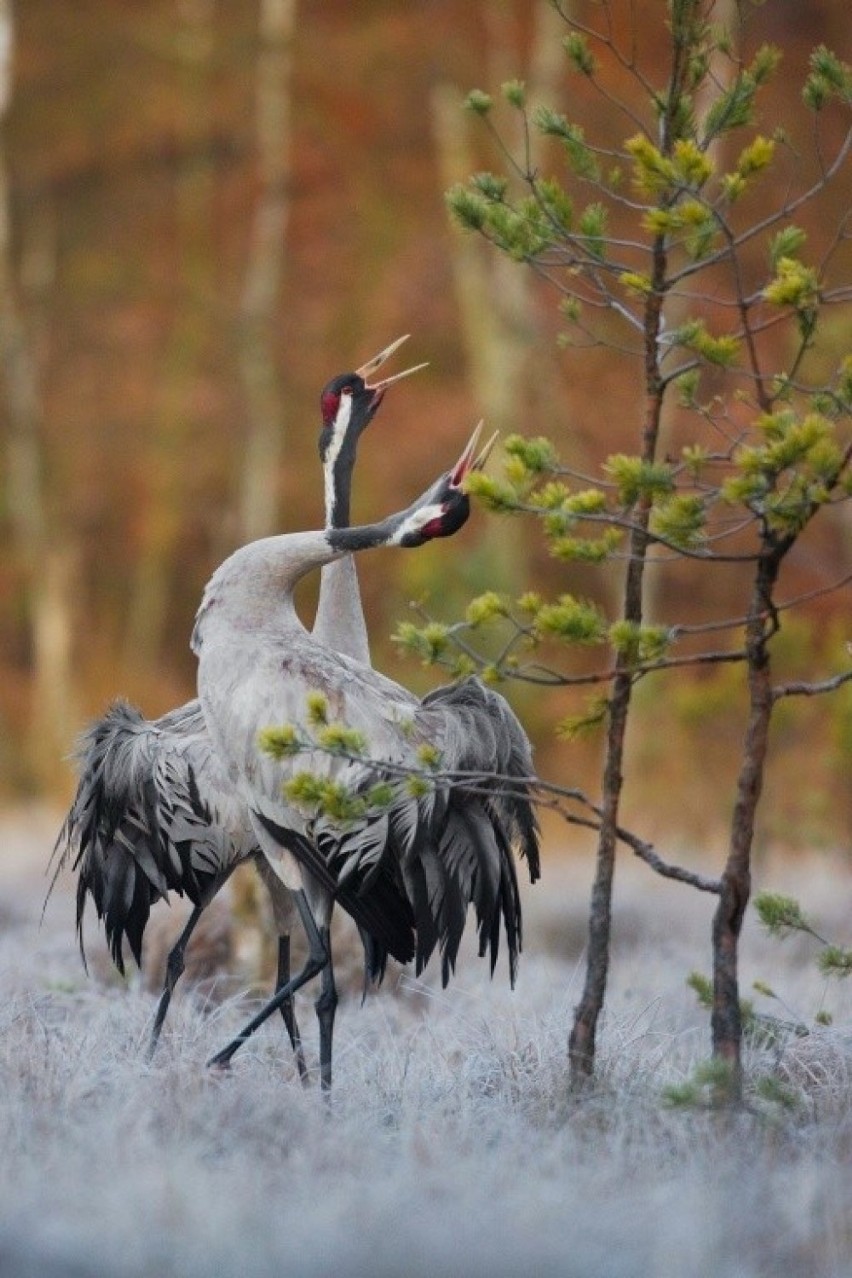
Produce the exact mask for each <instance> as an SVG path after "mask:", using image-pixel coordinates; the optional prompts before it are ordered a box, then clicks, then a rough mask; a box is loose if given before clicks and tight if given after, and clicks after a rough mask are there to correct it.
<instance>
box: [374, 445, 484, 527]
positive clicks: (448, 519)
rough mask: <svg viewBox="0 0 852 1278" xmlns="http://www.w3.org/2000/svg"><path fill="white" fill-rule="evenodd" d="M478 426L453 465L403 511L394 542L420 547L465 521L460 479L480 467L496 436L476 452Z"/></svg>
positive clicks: (467, 505)
mask: <svg viewBox="0 0 852 1278" xmlns="http://www.w3.org/2000/svg"><path fill="white" fill-rule="evenodd" d="M482 426H483V423H482V422H480V423H479V425H478V426H477V427H476V430H475V431H474V432H473V434H472V435H471V437H470V439H469V440H468V442H467V444H466V446H465V449H464V451H463V453H462V455H461V457H460V458H459V459H458V461H457V462H456V464H455V466H453V468H452V469H451V470H448V471H447V472H446V474H444V475H442V476H441V478H440V479H439V480H437V481H436V482H435V483H434V484H433V485H432V487H431V488H429V489H427V490H426V492H425V493H424V494H423V496H422V497H420V498H419V499H418V500H417V501H416V502H415V503H414V505H413V506H412V507H410V509H409V510H408V511H407V512H406V514H405V516H404V517H403V519H402V520H401V522H400V525H399V528H398V529H397V531H396V535H395V537H394V542H395V543H396V545H398V546H422V545H423V543H424V542H427V541H433V540H434V539H435V538H436V537H451V536H452V535H453V533H455V532H458V530H459V529H460V528H462V527H463V526H464V525H465V524H466V523H467V520H468V516H469V515H470V498H469V497H468V495H467V492H466V491H465V483H464V481H465V479H466V478H467V476H468V475H469V474H470V473H471V472H472V471H475V470H482V468H483V466H484V465H485V463H486V461H487V460H488V456H489V454H490V452H491V450H492V448H493V447H494V444H495V441H496V439H497V432H495V433H494V434H493V435H492V436H491V438H490V439H489V440H488V442H487V443H486V444H485V445H484V446H483V447H482V448H480V449H479V451H477V445H478V443H479V436H480V435H481V433H482Z"/></svg>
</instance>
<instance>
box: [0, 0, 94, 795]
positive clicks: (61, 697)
mask: <svg viewBox="0 0 852 1278" xmlns="http://www.w3.org/2000/svg"><path fill="white" fill-rule="evenodd" d="M13 49H14V25H13V13H12V5H11V0H0V123H4V122H5V116H6V112H7V109H8V106H9V103H10V101H11V97H12V57H13ZM36 235H37V240H36V242H35V243H34V245H33V247H32V249H31V258H32V260H33V262H34V263H35V265H36V268H37V269H36V270H35V271H34V272H33V275H34V276H35V277H37V279H38V283H39V287H42V288H43V287H46V286H47V285H49V284H50V283H51V282H52V280H53V275H54V270H53V265H54V254H53V252H52V246H51V245H50V244H49V243H47V237H50V236H52V225H51V223H50V220H49V219H48V220H47V221H44V222H42V223H41V224H40V226H39V227H37V229H36ZM19 276H20V272H19V271H18V269H17V268H16V264H15V254H14V249H13V245H12V212H11V193H10V189H9V173H8V167H7V164H6V152H5V138H4V137H0V368H1V369H2V381H3V394H4V398H5V405H6V415H7V419H8V426H9V442H8V469H7V477H8V510H9V519H10V525H11V531H12V539H13V543H14V547H15V552H16V557H17V560H18V563H19V564H20V568H21V574H22V579H23V588H24V596H25V614H26V618H27V625H28V628H29V634H30V650H31V662H32V700H31V706H30V724H29V731H28V740H27V745H26V752H25V753H26V770H27V771H28V772H29V774H30V777H29V779H30V780H31V781H35V783H36V784H37V785H38V786H40V787H41V788H46V787H48V786H50V785H51V784H52V783H53V782H54V779H55V776H56V771H57V767H56V765H57V761H58V760H59V759H60V758H62V756H63V755H64V754H66V753H67V751H68V747H69V744H70V740H71V734H72V731H73V726H74V724H75V721H76V717H75V711H74V704H75V697H74V677H73V675H74V671H73V663H72V633H73V627H72V599H73V597H74V590H73V576H74V574H73V569H74V565H75V563H76V554H75V548H74V546H73V545H72V544H71V539H70V537H69V536H67V535H66V536H64V537H63V538H61V539H60V538H58V537H55V536H54V535H53V534H52V533H51V529H50V520H49V514H48V499H47V481H46V477H45V466H44V456H43V440H42V431H43V417H44V414H43V406H42V400H41V392H40V387H39V368H38V356H37V352H36V342H35V338H34V335H33V331H32V327H31V325H29V324H28V323H27V320H26V318H25V315H24V308H23V304H22V302H21V300H20V294H21V283H20V278H19Z"/></svg>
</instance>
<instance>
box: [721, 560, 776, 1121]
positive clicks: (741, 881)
mask: <svg viewBox="0 0 852 1278" xmlns="http://www.w3.org/2000/svg"><path fill="white" fill-rule="evenodd" d="M782 554H783V550H781V549H779V547H777V546H775V547H773V548H772V549H771V550H770V551H769V552H768V553H764V555H763V556H762V557H761V559H760V561H759V564H758V571H757V577H756V580H755V587H754V591H753V594H752V599H751V605H750V608H749V615H748V621H747V624H746V661H747V668H748V691H749V713H748V722H747V725H746V732H745V740H744V743H743V754H742V764H741V767H740V773H739V776H738V778H737V798H736V803H735V805H734V813H733V817H732V820H731V839H730V845H729V850H728V858H727V861H726V863H725V869H724V871H723V873H722V892H721V895H720V897H719V904H718V906H717V907H716V913H715V915H714V918H713V1013H712V1018H711V1029H712V1039H713V1055H714V1056H715V1057H717V1058H718V1059H720V1060H723V1061H725V1062H726V1063H727V1064H728V1066H729V1069H730V1072H729V1075H728V1078H727V1079H726V1080H725V1082H724V1083H723V1084H720V1088H719V1093H720V1094H719V1096H718V1099H720V1100H725V1101H729V1102H737V1101H739V1100H740V1098H741V1096H742V1016H741V1013H740V998H739V978H738V963H739V938H740V931H741V929H742V922H743V917H744V915H745V911H746V906H747V905H748V901H749V896H750V894H751V851H752V846H753V843H754V825H755V815H756V812H757V805H758V803H759V801H760V794H761V790H762V789H763V776H764V771H765V767H766V753H767V748H768V742H769V725H770V721H771V718H772V708H773V705H774V698H773V695H772V678H771V662H770V655H769V647H768V641H769V639H770V637H771V635H772V634H773V633H774V627H775V624H776V623H775V621H774V608H773V602H772V593H773V589H774V586H775V582H776V580H777V576H778V569H779V566H780V562H781V557H782Z"/></svg>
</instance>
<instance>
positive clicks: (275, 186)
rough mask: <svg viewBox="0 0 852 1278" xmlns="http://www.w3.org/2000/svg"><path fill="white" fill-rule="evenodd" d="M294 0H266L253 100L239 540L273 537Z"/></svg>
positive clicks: (281, 422)
mask: <svg viewBox="0 0 852 1278" xmlns="http://www.w3.org/2000/svg"><path fill="white" fill-rule="evenodd" d="M295 27H296V0H261V5H260V38H261V46H260V52H259V55H258V60H257V88H256V95H255V103H256V106H255V120H256V146H257V169H258V198H257V204H256V206H255V212H254V218H253V220H252V226H251V238H250V241H249V254H248V262H247V263H246V274H245V282H244V284H243V292H242V298H241V303H240V319H239V334H238V336H239V351H240V369H241V372H242V377H243V385H244V387H245V394H246V409H247V416H248V436H247V439H246V449H245V459H244V462H243V468H242V475H241V482H240V492H239V508H238V528H239V536H240V540H241V541H251V540H253V539H254V538H257V537H262V536H264V534H266V533H269V532H272V531H273V530H274V528H275V525H276V516H277V510H278V476H279V472H280V465H281V458H282V456H283V451H284V432H285V409H284V398H283V395H282V393H281V382H280V377H279V373H278V369H277V366H276V359H275V344H274V340H273V339H274V333H275V324H276V319H277V316H278V314H279V307H280V302H281V297H280V294H281V284H282V276H283V270H284V263H285V251H284V249H285V237H286V234H287V223H288V220H289V216H290V190H289V188H290V176H291V132H292V129H291V114H292V112H291V95H292V65H293V36H294V31H295Z"/></svg>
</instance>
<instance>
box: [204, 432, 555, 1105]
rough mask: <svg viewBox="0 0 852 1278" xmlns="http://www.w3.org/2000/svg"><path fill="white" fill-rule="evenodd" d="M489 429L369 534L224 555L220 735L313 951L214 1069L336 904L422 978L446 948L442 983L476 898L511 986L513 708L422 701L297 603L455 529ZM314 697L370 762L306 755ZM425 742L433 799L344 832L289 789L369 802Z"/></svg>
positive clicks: (408, 796)
mask: <svg viewBox="0 0 852 1278" xmlns="http://www.w3.org/2000/svg"><path fill="white" fill-rule="evenodd" d="M478 433H479V429H477V432H475V433H474V436H473V437H472V439H471V441H470V442H469V444H468V446H467V447H466V449H465V450H464V452H463V453H462V456H461V457H460V459H459V461H458V462H457V463H456V465H455V466H454V467H453V468H452V469H451V470H450V471H448V472H447V473H446V474H445V475H443V476H442V477H441V479H439V480H438V481H437V482H436V483H435V484H433V485H432V487H431V488H430V489H428V490H427V492H426V493H424V494H423V495H422V497H420V498H419V499H418V501H416V502H415V503H414V504H413V505H412V506H410V507H409V508H408V509H406V510H404V511H402V512H401V513H399V514H397V515H394V516H391V517H390V518H388V519H386V520H384V521H383V522H382V523H378V524H374V525H370V526H367V527H362V528H347V529H326V530H325V531H322V532H305V533H292V534H288V535H284V536H279V537H271V538H266V539H264V540H261V541H257V542H253V543H252V544H250V545H248V546H244V547H242V548H241V549H240V550H238V551H237V552H236V553H235V554H233V555H232V556H231V557H230V558H229V559H228V560H226V561H225V562H224V563H223V564H222V565H221V566H220V567H219V568H218V569H217V570H216V572H215V573H214V574H213V576H212V578H211V579H210V581H209V583H208V585H207V587H206V589H205V592H204V596H203V599H202V603H201V607H200V609H199V612H198V616H197V619H196V624H195V629H194V631H193V637H192V647H193V651H194V652H195V653H196V655H197V657H198V692H199V699H200V701H201V706H202V709H203V712H204V716H205V720H206V722H207V726H208V730H209V732H210V738H211V741H212V743H213V748H214V749H215V750H216V751H217V752H218V754H219V756H220V758H221V761H222V763H223V765H224V766H225V767H227V768H228V770H229V772H230V773H231V775H233V776H234V777H235V778H236V785H237V788H238V789H239V792H240V795H241V797H242V799H243V801H244V803H245V805H246V807H247V809H248V811H249V814H250V819H251V821H252V824H253V826H254V830H255V834H256V836H257V841H258V843H259V845H260V847H261V848H262V850H263V852H264V853H265V854H266V856H267V857H268V858H269V861H270V864H271V865H272V866H273V867H274V868H275V871H276V872H277V873H278V874H279V875H280V876H281V878H282V880H283V881H284V882H285V883H287V885H288V886H289V887H290V888H291V890H292V891H293V894H294V900H295V903H296V906H297V908H298V910H299V913H300V915H301V917H302V920H303V923H304V925H305V931H306V933H307V936H308V943H309V954H308V958H307V961H306V963H305V966H304V967H303V969H302V971H301V972H299V973H298V974H297V975H296V976H295V977H293V978H292V979H291V981H290V982H289V984H288V985H285V986H282V987H281V988H279V989H278V990H277V992H276V994H275V996H274V998H273V999H272V1000H270V1002H269V1003H268V1004H267V1005H266V1006H265V1007H264V1008H263V1009H262V1010H261V1011H260V1012H259V1013H258V1015H257V1016H256V1017H254V1018H253V1019H252V1021H251V1022H250V1023H249V1024H248V1025H247V1026H246V1027H245V1028H244V1029H243V1030H242V1032H241V1033H240V1034H239V1035H238V1036H237V1037H236V1038H235V1039H233V1040H232V1041H231V1043H229V1044H228V1045H227V1047H225V1048H224V1049H223V1050H222V1051H221V1052H219V1053H217V1055H216V1056H214V1057H213V1058H212V1060H211V1062H210V1064H216V1065H226V1064H227V1063H228V1062H229V1061H230V1059H231V1057H232V1056H233V1054H234V1052H235V1051H236V1050H237V1048H238V1047H239V1046H240V1044H241V1043H243V1042H244V1041H245V1040H246V1039H247V1038H248V1037H249V1035H250V1034H252V1033H254V1031H255V1030H256V1029H257V1028H258V1026H259V1025H260V1024H262V1023H263V1021H264V1020H265V1019H266V1018H267V1017H268V1016H269V1015H271V1014H272V1013H273V1012H274V1011H275V1010H276V1008H280V1007H281V1006H282V1005H283V1003H284V1002H285V1001H286V999H287V998H289V997H291V996H292V994H293V993H294V992H295V991H296V990H297V989H299V988H300V987H301V986H302V985H303V984H304V983H305V982H306V981H308V980H310V979H311V978H312V977H314V976H316V975H317V974H318V973H319V972H322V971H323V970H324V969H325V967H326V965H327V963H328V961H329V955H328V951H327V947H326V944H325V937H326V936H327V932H326V925H327V912H328V910H329V908H330V902H331V901H332V900H336V901H338V902H339V903H340V904H341V905H342V906H343V908H344V909H345V910H347V911H348V913H349V914H350V915H351V916H352V917H353V918H354V919H355V921H356V923H358V925H359V926H360V927H361V928H362V929H363V930H364V931H366V932H367V933H369V934H370V935H371V936H372V937H374V938H375V939H376V942H377V944H378V945H380V946H381V947H383V949H384V950H386V951H387V952H388V953H390V954H391V955H393V956H394V957H395V958H396V959H397V960H399V961H400V962H401V963H406V962H409V961H410V960H412V959H414V960H415V961H416V966H417V971H418V972H419V971H421V970H422V968H423V966H424V965H425V964H426V963H427V962H428V960H429V957H430V956H431V954H432V953H433V951H434V949H435V947H436V946H438V948H439V950H440V952H441V955H442V960H443V961H442V979H443V981H444V983H445V984H446V982H447V981H448V979H449V976H450V973H451V972H452V970H453V967H454V965H455V961H456V956H457V953H458V948H459V943H460V940H461V936H462V932H463V930H464V927H465V920H466V915H467V912H468V907H469V906H471V905H472V906H473V907H474V910H475V913H476V918H477V926H478V934H479V951H480V954H481V955H484V954H485V953H486V952H489V953H490V956H491V965H492V971H493V968H494V963H495V962H496V958H497V950H498V946H499V943H500V934H501V925H502V930H503V931H504V932H505V935H506V941H507V947H508V952H509V970H510V979H511V980H512V981H513V982H514V977H515V969H516V964H517V958H518V954H519V951H520V949H521V939H522V938H521V921H522V920H521V901H520V895H519V891H518V883H517V878H516V873H515V865H514V860H513V855H512V848H513V846H516V847H517V848H518V849H519V851H520V852H521V854H522V855H523V856H524V857H525V858H526V860H527V863H528V868H529V873H530V878H531V880H532V881H534V880H535V879H536V878H537V877H538V874H539V850H538V830H537V824H536V820H535V816H534V812H533V808H532V805H531V801H530V793H529V784H530V779H531V777H532V760H531V753H530V746H529V742H528V740H527V737H526V734H525V733H524V731H523V728H522V727H521V725H520V723H519V722H518V720H517V718H516V717H515V715H514V713H513V712H512V710H511V709H510V707H509V705H508V703H507V702H506V701H505V699H504V698H503V697H501V696H500V695H499V694H497V693H496V692H494V691H492V690H489V689H488V688H486V687H485V686H484V685H483V684H482V683H481V682H480V681H479V680H478V679H473V678H471V679H467V680H465V681H463V682H462V683H460V684H457V685H451V686H448V687H443V688H439V689H437V690H436V691H435V692H433V693H431V694H430V695H429V696H427V697H426V698H425V699H424V700H422V701H420V700H418V699H417V698H416V697H414V696H413V695H412V694H411V693H410V692H408V691H407V690H406V689H405V688H403V687H401V686H400V685H399V684H397V683H394V682H393V681H392V680H390V679H387V678H385V677H384V676H383V675H381V674H379V673H378V672H376V671H374V670H372V669H370V668H368V667H367V666H365V665H363V664H361V663H358V662H355V661H352V660H350V659H347V658H346V657H342V656H340V655H339V654H338V653H335V652H333V651H332V650H331V649H329V648H328V647H326V646H325V645H323V644H322V643H319V642H317V639H316V636H315V635H311V634H309V633H308V631H307V630H306V629H305V628H304V626H303V625H302V624H301V622H300V621H299V618H298V616H297V614H296V610H295V607H294V602H293V591H294V589H295V587H296V585H297V583H298V582H299V581H300V580H301V578H302V577H304V576H305V575H306V574H307V573H308V572H310V571H311V570H312V569H316V568H319V567H322V566H323V565H325V564H328V563H330V562H332V561H334V560H336V559H338V558H340V557H341V556H344V555H347V554H351V553H353V552H358V551H363V550H368V549H371V548H377V547H381V546H398V547H413V546H420V545H422V544H424V543H425V542H427V541H430V540H432V539H433V538H436V537H444V536H448V535H450V534H452V533H454V532H456V531H457V530H458V529H459V528H460V527H461V526H462V525H463V524H464V523H465V521H466V520H467V517H468V513H469V499H468V497H467V496H466V494H465V492H464V480H465V478H466V476H467V475H468V473H469V472H470V471H471V470H473V469H475V468H478V467H480V466H481V465H482V464H483V462H484V460H485V457H486V456H487V453H488V450H489V448H490V444H489V445H488V447H487V448H486V449H484V450H483V452H482V453H480V454H479V455H478V456H477V455H476V445H477V439H478ZM311 693H313V694H314V695H315V696H316V694H319V696H320V697H321V698H322V699H323V704H324V706H326V707H327V714H328V715H330V716H331V718H332V719H333V720H334V721H336V722H340V723H341V724H345V725H346V726H347V727H348V728H351V729H354V730H355V731H356V732H358V733H360V734H361V738H362V741H363V749H364V755H363V758H360V757H356V758H352V757H346V756H344V755H341V754H333V753H329V752H328V751H326V750H324V749H322V748H320V747H319V746H318V745H312V744H311V739H310V736H309V733H310V723H309V714H310V712H309V710H308V709H306V706H307V705H308V702H309V701H310V697H309V694H311ZM270 724H287V725H290V726H291V728H292V729H293V731H295V732H296V733H297V734H301V735H302V743H303V746H304V753H302V752H301V751H300V753H299V754H298V755H296V756H295V757H292V758H288V757H285V758H283V759H281V758H273V757H271V756H270V755H269V754H268V753H266V752H264V751H263V750H262V749H261V747H260V744H259V734H260V733H261V731H262V730H263V729H264V728H265V727H267V726H269V725H270ZM426 745H428V746H429V747H430V748H431V750H432V752H433V753H434V756H435V757H436V758H439V759H440V762H441V769H442V776H443V779H442V780H439V781H437V782H436V784H435V785H434V786H430V787H427V790H426V793H425V794H421V795H416V794H415V793H414V792H413V791H412V789H411V788H410V787H409V786H407V785H406V784H405V783H404V782H399V781H393V780H391V781H390V784H391V786H392V793H393V797H392V801H391V803H390V805H389V806H387V807H385V806H379V807H378V808H377V809H375V810H373V809H371V808H370V807H369V805H368V806H367V808H366V810H365V812H364V814H363V815H361V816H360V817H359V819H357V820H353V821H349V822H347V823H345V824H344V825H343V826H340V827H339V826H338V825H336V824H335V822H333V821H332V820H330V819H329V818H328V817H327V816H324V815H322V814H321V813H320V814H317V813H315V814H314V815H313V816H312V815H310V814H306V813H305V811H303V810H302V809H300V807H299V806H298V805H297V804H294V803H293V802H292V800H288V799H286V798H285V794H284V791H283V790H282V785H283V783H284V782H286V781H287V780H288V778H290V779H292V778H293V777H294V775H295V774H296V773H297V772H302V771H308V772H310V773H311V774H312V775H313V777H315V778H317V777H319V778H327V779H329V780H331V781H334V782H337V783H339V784H340V785H342V786H343V787H344V788H345V792H350V791H352V792H354V793H356V794H364V795H367V794H369V792H370V787H371V786H372V785H373V784H374V783H375V782H376V781H377V780H378V779H379V778H382V777H385V776H388V775H389V776H390V777H391V778H392V777H393V775H394V772H393V769H394V767H402V768H406V767H416V766H417V764H418V760H419V759H420V757H421V756H420V754H419V753H418V752H419V751H420V749H421V748H422V747H423V746H426ZM383 765H384V766H383ZM447 774H450V775H449V776H448V775H447ZM328 1046H329V1054H330V1046H331V1045H330V1043H329V1045H328ZM329 1081H330V1072H329Z"/></svg>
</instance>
